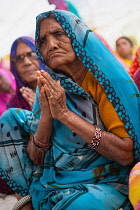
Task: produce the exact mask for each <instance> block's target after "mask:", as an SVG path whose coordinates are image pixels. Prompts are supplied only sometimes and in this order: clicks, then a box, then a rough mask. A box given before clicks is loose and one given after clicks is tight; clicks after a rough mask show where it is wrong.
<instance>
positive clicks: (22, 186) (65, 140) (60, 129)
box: [0, 10, 140, 210]
mask: <svg viewBox="0 0 140 210" xmlns="http://www.w3.org/2000/svg"><path fill="white" fill-rule="evenodd" d="M49 13H50V12H46V13H42V14H40V15H39V16H38V17H37V26H36V49H37V54H38V57H39V59H40V60H41V61H42V63H44V60H43V58H42V56H41V54H40V51H39V47H38V44H37V43H38V39H39V23H40V21H41V20H42V19H44V18H47V17H48V15H49ZM53 13H54V15H55V17H56V21H57V22H58V23H59V24H60V25H61V26H62V28H63V30H64V31H65V32H66V34H67V36H68V37H69V38H70V39H71V43H72V47H73V50H74V51H75V53H76V55H77V56H78V58H79V59H80V60H81V62H82V63H83V64H84V65H85V66H86V68H87V70H88V71H90V72H91V74H92V76H93V77H95V78H96V79H97V81H98V82H99V83H100V85H101V86H102V87H103V89H104V91H105V93H106V95H107V97H108V99H109V101H110V102H111V103H112V105H113V107H114V109H115V110H116V112H117V113H118V116H119V117H120V119H121V120H122V122H123V123H124V126H125V128H126V130H127V132H128V134H129V135H130V137H131V139H132V140H133V141H134V152H135V162H138V161H139V160H140V144H139V139H140V131H139V126H140V125H139V91H138V89H137V87H136V85H135V84H134V82H133V80H132V79H131V78H130V76H129V75H128V73H127V72H126V71H125V69H124V68H123V67H122V66H121V64H120V63H119V62H118V61H117V60H116V58H115V57H114V56H113V55H112V54H111V53H110V52H109V50H108V49H107V48H106V47H105V46H104V45H103V44H102V43H101V41H100V40H99V39H98V38H97V37H96V35H95V34H94V33H93V32H92V31H91V30H90V29H89V28H88V27H87V26H86V25H85V24H84V23H83V22H82V20H80V19H78V18H77V17H76V16H75V15H74V14H72V13H70V12H66V11H61V10H54V11H53ZM44 64H45V63H44ZM46 68H48V67H46ZM48 72H49V73H50V75H51V76H52V78H53V79H54V80H60V82H61V86H62V87H63V88H64V89H65V91H66V102H67V106H68V107H69V109H70V110H71V111H72V112H74V113H76V114H77V115H79V116H80V117H81V118H83V119H85V120H87V121H88V122H90V123H92V124H96V125H97V126H99V127H100V128H101V129H102V130H106V129H105V126H104V124H103V122H102V121H101V119H100V116H99V113H98V106H97V104H96V103H95V101H94V99H93V98H92V96H91V95H89V94H88V93H87V92H85V91H84V90H83V89H82V88H81V87H80V86H79V85H77V84H76V83H74V82H73V81H72V80H71V79H70V78H68V77H66V76H65V75H64V74H63V73H62V72H61V71H57V72H53V71H52V70H51V69H49V70H48ZM38 92H39V91H38V89H37V92H36V100H35V103H34V107H33V111H32V112H30V111H26V110H22V109H9V110H8V111H7V112H5V113H4V114H3V115H2V117H1V118H0V124H1V128H0V140H1V142H0V154H1V155H2V157H3V159H2V158H1V159H0V166H1V168H0V176H2V177H3V179H5V180H6V181H7V182H8V184H9V185H10V186H11V187H12V189H13V190H14V191H16V192H17V193H19V194H20V195H23V196H24V195H26V194H28V193H30V194H31V196H32V203H33V207H34V209H35V210H39V209H40V210H43V209H47V210H51V209H53V210H63V209H66V210H73V209H75V210H77V209H82V210H85V209H87V210H90V209H91V210H105V209H108V210H115V209H119V208H123V209H124V210H130V209H131V205H130V203H129V200H128V175H129V172H130V170H131V167H132V166H130V165H129V166H122V165H120V164H119V163H117V162H114V161H112V160H109V159H107V158H105V157H104V156H102V155H101V154H99V153H98V152H96V150H93V149H92V148H90V147H89V146H88V145H87V143H86V141H85V140H84V139H83V138H81V137H80V136H78V135H77V134H76V133H74V132H73V131H71V130H70V129H69V128H68V127H66V126H65V125H64V124H62V123H61V122H60V121H58V120H57V119H54V123H53V128H52V133H51V140H52V146H51V148H50V150H49V151H48V152H47V153H46V155H45V158H44V164H43V165H40V166H35V165H34V164H33V163H32V161H31V160H30V159H29V157H28V154H27V153H26V145H27V143H28V141H29V136H30V135H34V133H35V132H36V129H37V127H38V123H39V117H40V106H39V102H38Z"/></svg>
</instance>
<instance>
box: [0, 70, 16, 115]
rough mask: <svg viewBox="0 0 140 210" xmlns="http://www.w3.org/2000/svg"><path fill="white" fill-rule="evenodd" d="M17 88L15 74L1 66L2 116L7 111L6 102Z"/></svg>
mask: <svg viewBox="0 0 140 210" xmlns="http://www.w3.org/2000/svg"><path fill="white" fill-rule="evenodd" d="M15 90H16V83H15V78H14V76H13V74H12V73H11V72H9V71H7V70H5V69H4V68H2V66H0V116H1V115H2V113H3V112H5V111H6V104H7V102H8V101H9V100H10V97H11V96H12V94H13V93H14V92H15Z"/></svg>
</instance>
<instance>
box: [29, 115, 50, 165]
mask: <svg viewBox="0 0 140 210" xmlns="http://www.w3.org/2000/svg"><path fill="white" fill-rule="evenodd" d="M52 123H53V119H48V120H47V119H46V117H45V115H42V116H41V117H40V122H39V125H38V129H37V131H36V133H35V137H36V138H33V137H32V138H31V139H30V141H29V143H28V145H27V152H28V154H29V157H30V159H31V160H32V161H33V163H34V164H35V165H41V164H43V162H44V156H45V153H46V152H47V150H48V149H49V145H50V143H51V142H50V135H51V131H52Z"/></svg>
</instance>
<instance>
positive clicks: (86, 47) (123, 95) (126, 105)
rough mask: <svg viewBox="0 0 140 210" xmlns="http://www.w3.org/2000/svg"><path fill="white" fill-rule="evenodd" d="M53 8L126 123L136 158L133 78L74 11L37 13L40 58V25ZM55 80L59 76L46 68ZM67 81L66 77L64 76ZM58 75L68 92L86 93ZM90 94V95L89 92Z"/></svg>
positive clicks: (139, 152) (138, 136) (139, 155)
mask: <svg viewBox="0 0 140 210" xmlns="http://www.w3.org/2000/svg"><path fill="white" fill-rule="evenodd" d="M50 12H53V13H54V15H55V18H56V21H57V22H58V23H59V24H60V25H61V26H62V28H63V30H64V31H65V32H66V34H67V36H68V37H69V38H70V40H71V44H72V47H73V50H74V51H75V54H76V55H77V57H78V58H79V59H80V60H81V62H82V63H83V64H84V65H85V67H86V68H87V70H88V71H90V72H91V74H92V75H93V76H94V77H95V78H96V80H97V81H98V82H99V83H100V85H101V86H102V88H103V89H104V91H105V93H106V95H107V97H108V99H109V101H110V102H111V103H112V105H113V107H114V109H115V110H116V112H117V113H118V116H119V118H120V119H121V120H122V122H123V123H124V125H125V128H126V130H127V132H128V134H129V135H130V137H131V138H132V139H133V140H134V148H135V158H136V159H137V160H139V159H140V148H139V143H138V141H140V129H139V127H140V121H139V120H140V119H139V118H140V116H139V110H140V108H139V101H140V99H139V96H140V95H139V91H138V89H137V87H136V85H135V84H134V82H133V80H132V79H131V77H130V76H129V74H128V73H127V72H126V70H125V69H124V68H123V67H122V65H121V64H120V63H119V62H118V60H117V59H116V58H115V57H114V56H113V55H112V53H111V52H110V51H109V50H108V49H107V48H106V47H105V45H104V44H103V43H102V42H101V41H100V40H99V38H98V37H97V36H96V35H95V34H94V33H93V32H92V31H91V30H90V29H89V28H88V27H87V26H86V25H85V23H84V22H83V21H82V20H80V19H78V17H77V16H75V15H74V14H73V13H70V12H68V11H63V10H54V11H49V12H45V13H42V14H40V15H38V16H37V21H36V22H37V24H36V48H37V54H38V57H39V58H40V60H41V61H42V62H43V63H45V61H44V60H43V57H42V56H41V53H40V51H39V46H38V41H39V34H40V31H39V25H40V21H41V20H42V19H45V18H46V17H48V16H49V14H50ZM48 71H49V73H50V74H51V76H52V77H53V78H54V79H55V80H60V78H59V77H58V76H57V75H55V74H54V73H53V71H52V70H48ZM63 80H65V81H66V79H63ZM63 80H62V79H61V85H62V87H64V88H65V89H66V90H67V91H68V92H73V93H76V94H80V95H83V96H84V95H86V96H87V97H88V93H86V92H85V91H84V90H83V89H82V88H80V87H79V86H78V85H77V86H72V85H71V88H69V83H67V82H64V81H63ZM89 97H90V96H89Z"/></svg>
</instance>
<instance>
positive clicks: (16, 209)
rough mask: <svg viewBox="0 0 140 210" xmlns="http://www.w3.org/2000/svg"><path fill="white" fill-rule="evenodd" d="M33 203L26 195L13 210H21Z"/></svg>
mask: <svg viewBox="0 0 140 210" xmlns="http://www.w3.org/2000/svg"><path fill="white" fill-rule="evenodd" d="M30 201H31V196H30V195H26V196H25V197H23V198H21V199H20V200H19V201H18V202H17V203H16V204H15V205H14V207H13V208H12V210H19V209H20V208H21V207H22V206H24V205H25V204H27V203H29V202H30Z"/></svg>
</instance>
